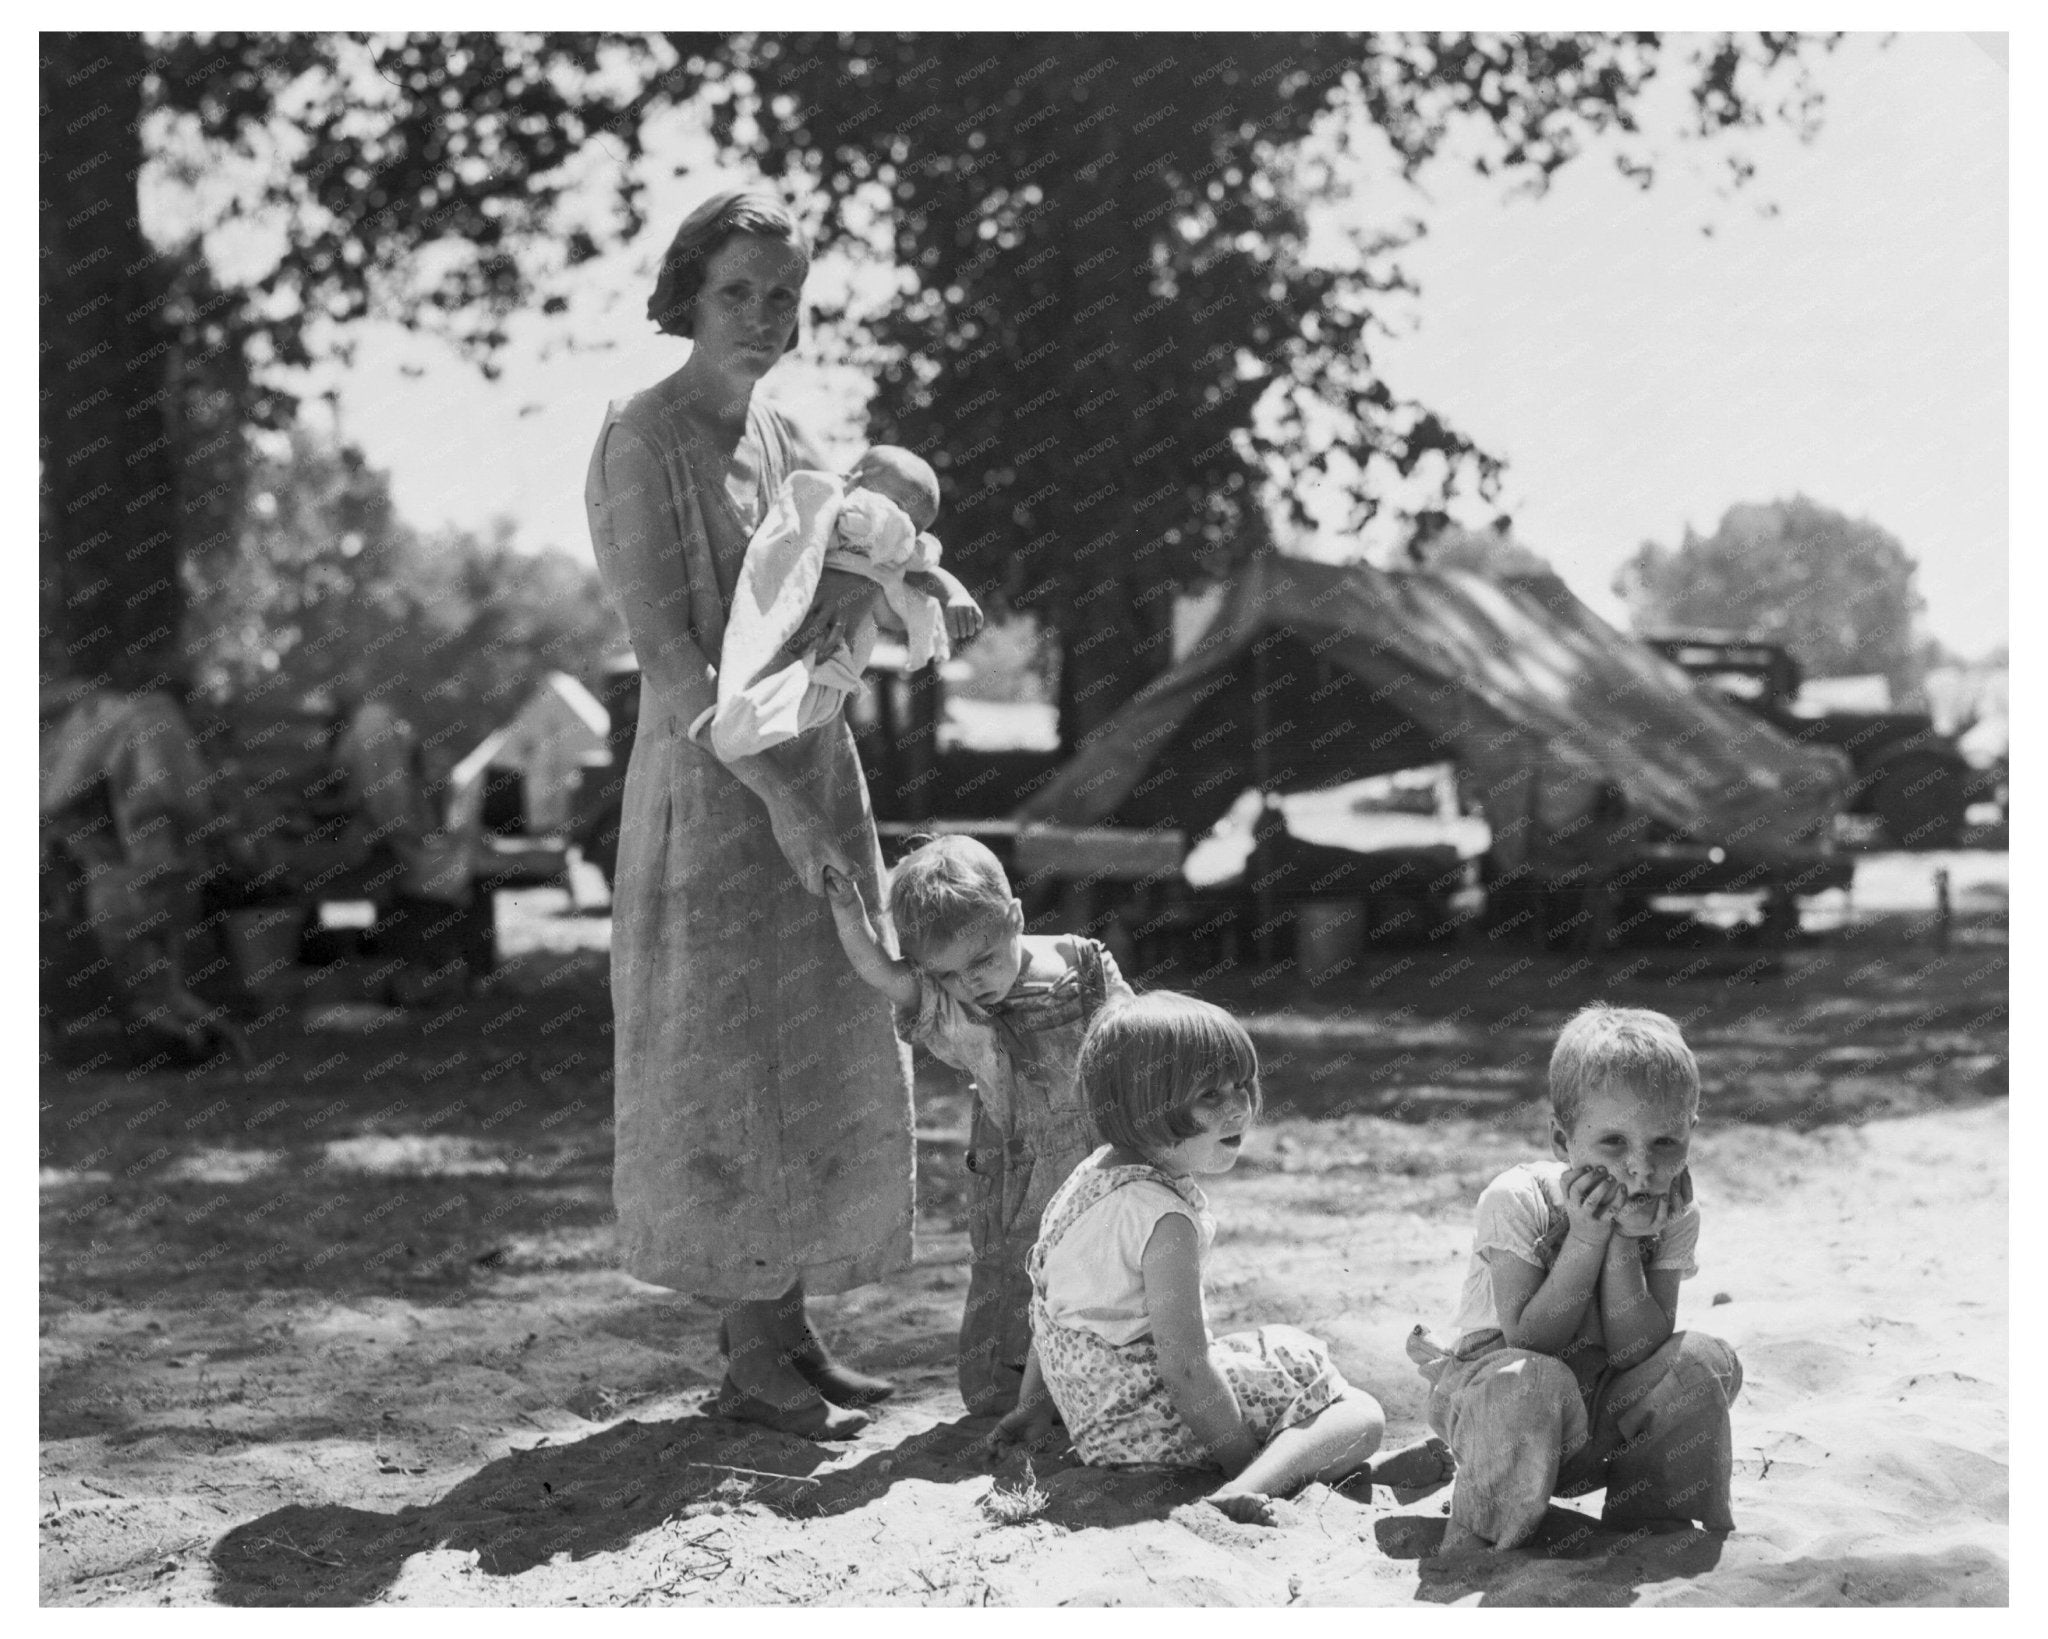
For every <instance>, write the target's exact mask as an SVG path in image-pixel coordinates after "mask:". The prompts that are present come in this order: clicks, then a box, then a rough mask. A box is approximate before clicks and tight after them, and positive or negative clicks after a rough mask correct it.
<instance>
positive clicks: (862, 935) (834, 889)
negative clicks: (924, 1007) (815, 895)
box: [825, 870, 922, 1008]
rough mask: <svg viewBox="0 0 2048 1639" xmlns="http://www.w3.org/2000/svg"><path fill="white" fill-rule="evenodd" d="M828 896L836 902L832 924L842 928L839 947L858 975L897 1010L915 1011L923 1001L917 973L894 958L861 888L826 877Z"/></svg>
mask: <svg viewBox="0 0 2048 1639" xmlns="http://www.w3.org/2000/svg"><path fill="white" fill-rule="evenodd" d="M825 896H826V897H827V898H828V899H830V900H831V902H832V920H833V922H834V923H835V924H837V926H838V928H839V943H840V944H841V945H842V946H844V947H845V949H846V959H847V961H849V962H851V963H852V964H853V970H854V972H856V973H858V974H859V975H860V976H861V977H862V978H863V979H865V980H866V981H867V983H868V984H869V986H870V987H872V988H873V989H875V990H879V991H880V992H881V993H882V994H883V995H884V996H886V997H888V998H889V1001H890V1003H891V1004H892V1005H893V1006H896V1007H907V1008H914V1007H916V1006H917V1004H918V1002H919V1000H920V999H921V997H922V990H921V984H922V981H920V980H919V978H918V976H917V969H915V968H914V967H912V966H911V965H910V964H909V963H908V962H904V961H899V960H897V958H895V957H894V956H891V955H890V954H889V952H888V950H887V948H886V947H885V946H884V945H883V943H882V941H881V937H880V936H879V935H878V934H877V933H876V932H875V926H874V923H873V922H871V921H870V920H869V919H868V906H867V901H866V900H865V899H863V898H861V893H860V884H859V883H858V882H856V881H854V879H853V878H852V877H850V876H845V875H842V874H841V873H840V872H838V871H834V870H828V871H826V873H825Z"/></svg>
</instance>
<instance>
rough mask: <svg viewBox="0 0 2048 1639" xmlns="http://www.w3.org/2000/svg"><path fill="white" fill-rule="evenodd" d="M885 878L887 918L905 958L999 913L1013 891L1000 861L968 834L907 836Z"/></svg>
mask: <svg viewBox="0 0 2048 1639" xmlns="http://www.w3.org/2000/svg"><path fill="white" fill-rule="evenodd" d="M910 841H911V843H912V844H913V846H912V848H911V850H910V852H909V853H907V854H905V855H904V856H903V858H902V860H901V861H900V862H899V863H898V864H897V866H896V869H895V871H894V872H893V873H892V874H891V875H890V878H889V920H890V921H891V922H893V923H895V924H896V938H897V940H898V942H899V943H900V944H901V945H902V947H903V955H904V958H905V959H906V960H908V961H913V962H914V961H916V960H917V959H918V957H919V956H921V955H923V954H924V953H926V952H927V951H930V950H933V949H935V948H937V947H938V946H940V945H943V944H945V943H946V942H947V941H948V940H950V939H954V938H957V937H958V936H959V935H961V934H963V933H965V932H967V931H968V930H969V929H970V928H972V927H973V926H974V925H975V924H976V923H979V922H984V921H986V920H987V919H988V918H990V917H992V916H1000V915H1002V914H1003V912H1004V911H1006V910H1008V909H1009V908H1010V901H1011V900H1012V899H1013V898H1015V897H1016V896H1015V895H1014V894H1013V893H1011V891H1010V879H1009V877H1007V876H1006V875H1004V874H1003V862H1002V861H1001V860H999V859H997V858H996V856H995V855H994V854H992V853H990V852H989V850H988V848H987V847H986V846H985V845H984V844H982V843H979V842H976V841H975V840H974V838H972V837H963V836H939V837H912V838H911V839H910Z"/></svg>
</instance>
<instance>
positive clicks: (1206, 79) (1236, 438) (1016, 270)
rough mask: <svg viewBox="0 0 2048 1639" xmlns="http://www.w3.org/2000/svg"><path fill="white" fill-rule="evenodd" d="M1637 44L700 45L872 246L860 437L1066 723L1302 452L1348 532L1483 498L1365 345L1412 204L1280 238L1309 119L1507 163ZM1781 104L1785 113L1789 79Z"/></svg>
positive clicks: (833, 213) (1700, 125) (1589, 114)
mask: <svg viewBox="0 0 2048 1639" xmlns="http://www.w3.org/2000/svg"><path fill="white" fill-rule="evenodd" d="M1796 44H1797V42H1796V41H1795V39H1794V38H1793V37H1790V36H1769V37H1759V38H1757V39H1754V40H1748V39H1743V38H1739V37H1724V38H1722V39H1720V40H1717V41H1715V42H1712V43H1711V44H1709V45H1708V46H1707V47H1705V48H1703V49H1701V50H1699V51H1698V52H1697V53H1696V54H1695V55H1694V56H1693V57H1692V59H1691V61H1690V63H1689V65H1688V68H1689V71H1690V72H1691V74H1692V75H1693V76H1694V79H1693V107H1694V115H1695V121H1696V129H1698V130H1700V131H1703V132H1705V131H1712V130H1716V129H1723V128H1726V127H1728V126H1731V125H1741V124H1744V123H1753V122H1754V121H1756V120H1757V119H1758V118H1760V117H1761V116H1760V113H1759V102H1758V89H1759V83H1760V78H1762V77H1767V74H1768V70H1769V69H1770V68H1771V67H1773V66H1774V65H1776V64H1778V63H1779V62H1780V61H1781V60H1782V59H1785V58H1787V57H1789V56H1792V55H1793V54H1794V53H1795V49H1796ZM1664 55H1665V48H1664V46H1663V44H1662V42H1661V41H1660V40H1659V39H1658V38H1657V37H1655V36H1650V35H1627V36H1618V37H1616V36H1589V35H1570V36H1536V35H1433V36H1426V37H1388V36H1346V35H1292V36H1282V35H1259V36H1231V37H1228V38H1223V37H1218V36H1172V35H1148V36H1145V37H1143V38H1142V40H1134V39H1132V38H1130V37H1126V36H1113V35H1084V36H1079V37H1064V36H1062V37H1054V36H1043V35H1034V36H1025V37H1016V36H1010V37H998V38H991V37H988V36H976V35H969V36H944V37H940V36H923V35H918V36H905V35H889V34H843V33H842V34H837V35H749V36H741V37H737V38H735V39H734V40H732V41H730V42H725V43H723V44H721V46H720V47H719V49H718V51H717V52H716V53H715V54H713V55H711V56H709V57H707V58H706V59H704V60H703V62H702V64H701V70H700V71H701V72H702V73H703V74H704V77H705V81H706V84H707V91H706V93H705V94H706V97H707V100H708V101H709V102H710V104H711V110H712V129H713V133H714V135H715V136H716V137H717V139H718V140H719V141H720V142H721V143H722V144H723V145H724V146H725V148H726V149H727V151H729V152H731V153H733V154H735V155H736V156H738V155H745V156H747V157H750V158H752V159H754V160H755V161H756V162H757V163H759V164H760V165H761V166H762V167H763V168H764V169H765V170H767V171H768V173H769V174H770V175H773V176H778V177H781V176H788V177H791V178H793V179H800V180H805V181H811V182H814V183H815V184H816V185H817V186H818V187H819V188H820V190H821V191H822V193H823V196H824V201H825V208H824V210H823V212H822V214H821V222H820V226H821V229H822V232H823V234H824V236H825V237H826V239H827V240H828V241H829V240H833V239H837V238H841V237H846V236H856V237H858V236H862V235H864V234H875V235H877V236H879V238H880V240H881V242H882V243H883V244H884V245H885V246H886V248H887V250H888V251H889V253H890V254H891V255H892V257H893V260H894V262H895V264H896V265H897V266H898V267H899V268H900V269H902V270H903V272H904V274H905V280H904V285H905V288H904V292H903V298H902V300H900V301H899V302H898V303H897V304H895V305H894V306H893V307H891V308H889V309H887V310H886V311H884V312H883V313H881V314H879V315H877V316H875V317H874V318H873V319H872V320H871V321H870V326H869V328H870V330H871V332H872V335H873V337H874V339H875V340H876V341H878V342H879V343H880V344H881V345H882V347H883V348H884V349H885V351H886V352H888V353H893V354H894V355H896V357H895V360H894V362H892V363H890V364H888V365H887V366H886V367H885V368H884V370H883V372H882V379H881V383H880V390H879V392H878V393H877V396H876V399H875V401H874V405H873V407H872V409H871V411H870V418H871V421H872V423H873V431H874V432H875V433H876V434H877V435H878V436H886V437H889V438H891V439H893V440H895V441H897V442H902V443H907V444H909V445H911V446H912V447H914V448H918V449H920V450H922V451H924V452H925V453H926V454H927V455H928V457H929V458H930V459H931V460H932V461H933V463H934V464H935V465H936V466H938V467H939V468H940V470H941V471H942V472H943V473H945V474H946V475H947V476H948V478H949V479H950V482H949V484H948V493H947V504H948V514H949V521H948V528H949V531H950V533H949V534H948V535H947V540H948V543H949V550H952V551H954V552H955V553H956V561H957V562H958V563H959V565H960V566H961V567H962V568H963V569H964V571H965V572H966V574H967V576H968V578H969V579H970V581H972V582H974V583H976V584H979V585H981V586H985V587H994V588H997V589H999V590H1000V591H1001V593H1002V594H1003V595H1004V596H1006V597H1007V598H1008V599H1009V601H1011V602H1012V603H1014V604H1016V605H1019V606H1021V607H1025V608H1030V609H1033V610H1035V611H1037V612H1038V613H1040V614H1041V615H1042V616H1043V617H1045V618H1046V619H1047V620H1048V621H1049V623H1050V624H1052V625H1053V626H1055V627H1056V628H1057V629H1058V630H1059V631H1060V632H1061V634H1062V636H1063V639H1064V664H1063V666H1062V669H1061V708H1062V720H1063V721H1062V726H1063V730H1064V731H1065V733H1066V734H1067V736H1068V737H1069V738H1070V739H1071V738H1075V737H1078V734H1079V733H1081V732H1085V730H1086V729H1087V728H1088V727H1089V726H1090V725H1091V724H1093V723H1095V722H1098V721H1100V720H1101V719H1102V718H1103V717H1105V716H1106V715H1107V714H1108V713H1109V712H1110V711H1112V710H1114V709H1115V707H1116V706H1118V705H1120V704H1121V703H1122V702H1123V701H1124V700H1126V699H1128V698H1129V697H1130V696H1131V695H1132V694H1134V693H1135V692H1136V691H1137V689H1138V688H1139V687H1140V686H1142V684H1143V683H1144V682H1145V681H1146V680H1147V679H1148V678H1149V677H1150V676H1151V675H1152V674H1153V673H1154V672H1156V671H1157V670H1159V669H1160V667H1161V666H1162V665H1163V663H1164V661H1165V659H1166V650H1167V645H1168V642H1169V632H1168V625H1167V618H1166V616H1167V609H1168V606H1169V600H1168V599H1166V598H1164V597H1162V596H1160V595H1159V594H1160V593H1161V591H1162V590H1163V589H1164V588H1165V586H1166V585H1167V584H1169V583H1186V582H1189V581H1191V580H1194V579H1197V578H1200V577H1202V576H1203V575H1205V574H1213V573H1217V572H1222V571H1227V570H1228V569H1230V568H1232V567H1234V566H1235V565H1237V564H1238V563H1241V562H1242V561H1244V560H1245V559H1247V558H1248V557H1250V556H1252V555H1253V554H1255V553H1257V552H1258V551H1260V550H1263V549H1264V548H1265V547H1266V546H1267V544H1268V540H1267V529H1266V520H1265V516H1264V512H1263V508H1262V486H1263V483H1264V481H1265V480H1267V479H1275V480H1277V481H1278V483H1277V488H1278V491H1279V493H1280V495H1281V496H1282V497H1283V498H1285V499H1286V500H1288V501H1290V502H1291V501H1292V499H1293V496H1292V485H1291V480H1292V479H1294V478H1297V477H1304V476H1308V475H1310V474H1323V473H1328V474H1329V475H1330V476H1332V477H1334V478H1336V479H1337V480H1338V481H1339V482H1340V483H1348V486H1349V490H1350V496H1349V499H1350V501H1351V509H1352V522H1353V523H1354V524H1356V523H1362V522H1364V521H1365V520H1367V519H1369V518H1370V517H1371V516H1372V515H1373V513H1374V512H1375V510H1376V509H1377V507H1378V506H1379V504H1380V499H1381V495H1382V493H1383V491H1384V490H1385V488H1386V487H1387V481H1388V480H1389V479H1390V478H1392V477H1396V476H1398V477H1401V478H1407V477H1409V476H1411V475H1415V474H1418V473H1420V474H1421V475H1422V476H1423V477H1424V478H1425V479H1433V480H1434V481H1435V483H1436V485H1437V498H1438V499H1442V498H1443V497H1444V496H1447V495H1448V494H1450V493H1451V492H1452V491H1453V490H1454V489H1455V488H1457V487H1458V486H1459V485H1460V484H1461V483H1462V484H1466V485H1469V486H1472V487H1476V488H1477V489H1478V491H1479V492H1480V493H1481V494H1482V495H1487V494H1491V493H1492V491H1493V488H1494V482H1495V476H1496V471H1497V465H1496V463H1495V462H1494V461H1493V460H1492V459H1491V458H1490V457H1489V456H1487V455H1486V454H1484V453H1483V452H1481V451H1479V450H1478V449H1477V448H1475V447H1474V445H1473V444H1472V442H1471V441H1470V439H1469V438H1468V437H1467V436H1466V435H1465V434H1464V433H1462V432H1461V431H1460V430H1459V429H1458V428H1456V427H1455V426H1453V425H1451V424H1450V423H1449V422H1448V421H1447V420H1446V419H1445V418H1444V417H1443V416H1441V415H1440V414H1438V413H1437V412H1435V411H1433V410H1431V409H1430V408H1429V407H1428V406H1426V405H1423V404H1420V403H1417V402H1414V401H1411V400H1406V399H1403V398H1401V397H1399V396H1397V395H1396V394H1394V393H1393V392H1392V391H1391V390H1390V389H1389V388H1388V386H1387V385H1386V383H1385V381H1384V380H1383V379H1382V378H1381V377H1380V375H1379V373H1378V371H1377V369H1376V367H1375V362H1374V357H1373V351H1374V346H1375V342H1376V340H1377V338H1378V336H1379V335H1381V334H1383V333H1385V327H1386V319H1387V316H1388V305H1389V302H1390V301H1394V300H1398V299H1399V298H1400V297H1401V296H1403V295H1406V294H1409V293H1412V287H1411V286H1410V284H1409V282H1408V280H1407V279H1406V277H1405V275H1404V274H1403V272H1402V270H1401V267H1400V264H1399V261H1398V259H1397V258H1398V253H1399V251H1400V248H1401V246H1402V244H1403V243H1404V242H1405V241H1406V239H1407V237H1408V236H1409V234H1410V233H1411V232H1412V231H1414V230H1413V229H1412V228H1409V227H1405V226H1404V225H1403V224H1402V223H1401V222H1399V221H1394V220H1389V221H1386V222H1385V223H1383V225H1382V228H1381V231H1379V232H1378V233H1377V234H1376V235H1374V236H1371V237H1368V238H1365V239H1363V240H1361V241H1360V242H1359V243H1358V244H1357V245H1356V247H1355V249H1356V255H1355V257H1354V258H1353V259H1352V261H1351V263H1350V265H1348V266H1336V267H1331V266H1321V265H1317V264H1315V263H1312V262H1310V261H1309V260H1308V259H1307V258H1306V256H1305V254H1304V251H1305V239H1306V223H1305V219H1304V214H1303V213H1304V207H1305V205H1306V203H1307V202H1308V200H1309V198H1310V197H1311V196H1312V195H1313V194H1314V193H1315V192H1317V191H1318V189H1320V188H1324V187H1327V186H1329V185H1330V182H1329V177H1328V174H1327V172H1326V171H1323V170H1320V169H1319V168H1318V163H1317V162H1316V161H1315V160H1313V159H1312V158H1310V157H1309V155H1308V153H1307V151H1306V148H1305V144H1306V143H1307V140H1308V139H1309V138H1310V136H1311V135H1312V134H1314V133H1317V132H1324V133H1327V134H1328V136H1329V137H1330V139H1331V140H1332V141H1333V142H1334V143H1336V144H1338V145H1340V146H1341V145H1342V144H1343V143H1345V142H1346V141H1348V140H1350V139H1352V138H1354V137H1357V136H1359V135H1361V134H1362V133H1363V131H1364V129H1365V128H1366V127H1368V126H1369V127H1371V128H1373V129H1374V130H1376V131H1377V132H1378V133H1379V135H1380V136H1382V137H1383V138H1384V139H1385V141H1386V143H1387V144H1388V145H1389V146H1390V147H1391V149H1392V151H1393V153H1394V155H1395V156H1396V158H1397V160H1398V163H1399V166H1400V169H1401V170H1402V172H1403V173H1404V174H1405V175H1407V176H1408V177H1410V178H1414V177H1415V176H1417V175H1419V174H1420V173H1421V172H1422V171H1423V169H1424V168H1425V167H1426V166H1427V165H1428V164H1429V163H1430V162H1432V161H1433V160H1435V159H1437V158H1438V157H1439V156H1440V155H1442V154H1444V153H1445V152H1447V151H1449V150H1451V149H1453V148H1456V149H1458V150H1459V151H1460V152H1461V153H1462V156H1463V157H1464V158H1465V160H1466V161H1467V162H1469V163H1472V164H1475V165H1477V166H1478V167H1479V168H1480V169H1481V170H1482V171H1486V172H1490V173H1494V174H1501V175H1509V176H1513V177H1515V178H1517V179H1519V180H1521V181H1523V182H1525V183H1526V184H1528V185H1530V186H1532V187H1535V188H1538V189H1540V188H1541V187H1542V185H1543V184H1544V183H1545V182H1546V181H1547V179H1548V178H1549V176H1551V175H1552V174H1553V173H1554V172H1555V171H1556V170H1557V169H1558V168H1559V167H1561V166H1562V165H1564V164H1566V163H1568V162H1569V161H1570V160H1571V159H1573V158H1574V157H1575V156H1576V155H1577V154H1579V153H1580V152H1581V151H1582V150H1583V149H1584V147H1585V146H1586V145H1587V143H1588V142H1589V141H1590V140H1591V139H1592V138H1594V137H1596V136H1599V135H1600V134H1602V133H1606V132H1609V131H1613V132H1617V133H1624V134H1625V133H1629V132H1631V131H1632V130H1633V128H1634V124H1635V122H1634V119H1633V117H1632V107H1633V105H1634V104H1635V102H1636V101H1637V100H1638V99H1639V98H1640V96H1641V94H1642V92H1643V89H1644V87H1645V86H1646V85H1647V84H1648V82H1649V80H1650V78H1651V77H1652V76H1653V75H1654V74H1655V73H1656V72H1657V70H1658V68H1659V66H1660V64H1661V62H1662V60H1663V57H1664ZM685 64H686V68H688V67H694V66H698V65H694V64H691V63H690V60H689V59H688V58H687V57H685ZM1783 111H1784V112H1786V113H1787V114H1788V115H1789V116H1791V117H1795V118H1800V119H1805V118H1810V116H1811V113H1812V108H1811V102H1810V87H1809V88H1805V89H1802V90H1800V91H1799V92H1798V93H1797V94H1796V95H1795V96H1794V97H1793V98H1792V100H1791V101H1790V102H1789V103H1788V104H1786V105H1785V107H1784V110H1783ZM1623 159H1624V161H1625V164H1626V166H1627V167H1629V168H1631V170H1632V174H1635V175H1637V176H1638V177H1639V178H1640V179H1644V180H1646V179H1647V177H1648V175H1649V161H1648V159H1647V158H1646V157H1645V156H1641V155H1636V154H1631V153H1624V155H1623ZM1255 407H1257V410H1258V412H1259V413H1258V414H1256V415H1255V414H1254V410H1255ZM1295 513H1296V517H1297V520H1298V521H1299V522H1301V523H1304V524H1306V523H1307V522H1308V515H1307V513H1306V512H1305V511H1304V510H1302V509H1301V508H1300V507H1299V505H1298V503H1296V504H1295Z"/></svg>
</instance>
